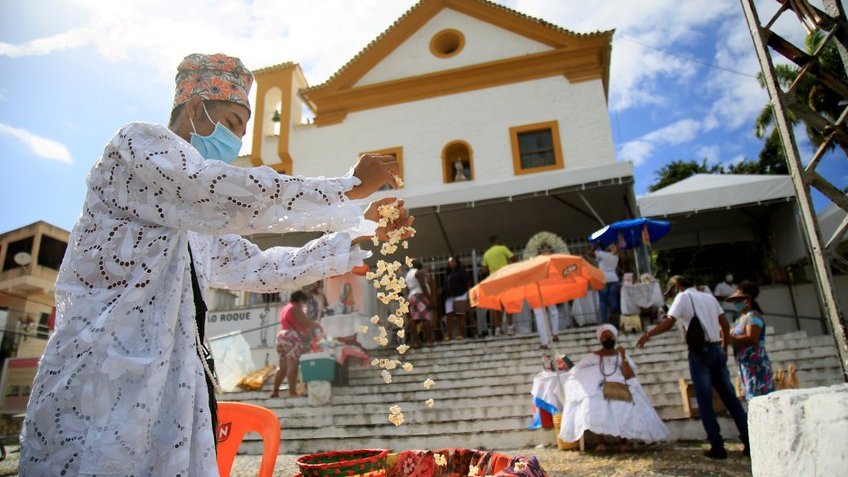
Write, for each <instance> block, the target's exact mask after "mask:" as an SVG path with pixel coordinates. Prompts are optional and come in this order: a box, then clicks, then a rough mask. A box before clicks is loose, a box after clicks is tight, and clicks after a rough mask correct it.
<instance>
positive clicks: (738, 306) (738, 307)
mask: <svg viewBox="0 0 848 477" xmlns="http://www.w3.org/2000/svg"><path fill="white" fill-rule="evenodd" d="M733 306H735V307H736V311H738V312H739V313H742V310H744V309H745V302H744V301H737V302H734V303H733Z"/></svg>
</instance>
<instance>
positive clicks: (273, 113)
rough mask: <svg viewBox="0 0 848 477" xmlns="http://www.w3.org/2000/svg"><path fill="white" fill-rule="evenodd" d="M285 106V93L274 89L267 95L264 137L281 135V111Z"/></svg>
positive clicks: (263, 120) (263, 124)
mask: <svg viewBox="0 0 848 477" xmlns="http://www.w3.org/2000/svg"><path fill="white" fill-rule="evenodd" d="M282 106H283V92H282V90H280V88H277V87H273V88H271V89H269V90H268V92H267V93H265V110H264V114H263V116H264V117H263V118H262V135H263V136H279V135H280V120H281V118H280V111H281V110H282V109H281V108H282Z"/></svg>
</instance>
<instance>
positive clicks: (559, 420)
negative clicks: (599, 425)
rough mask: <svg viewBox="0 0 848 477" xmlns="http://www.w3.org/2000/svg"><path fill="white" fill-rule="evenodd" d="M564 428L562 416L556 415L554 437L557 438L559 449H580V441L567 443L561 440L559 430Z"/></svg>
mask: <svg viewBox="0 0 848 477" xmlns="http://www.w3.org/2000/svg"><path fill="white" fill-rule="evenodd" d="M560 426H562V414H554V435H555V436H556V441H557V447H558V448H559V449H560V450H574V449H578V448H579V447H580V441H576V442H566V441H564V440H562V439H560V438H559V429H560Z"/></svg>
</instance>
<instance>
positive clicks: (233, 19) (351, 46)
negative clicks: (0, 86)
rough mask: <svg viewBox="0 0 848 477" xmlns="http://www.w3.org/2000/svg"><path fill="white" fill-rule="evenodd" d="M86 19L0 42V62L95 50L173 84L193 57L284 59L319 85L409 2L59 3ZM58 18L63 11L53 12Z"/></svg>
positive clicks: (250, 63)
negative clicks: (179, 68) (41, 33)
mask: <svg viewBox="0 0 848 477" xmlns="http://www.w3.org/2000/svg"><path fill="white" fill-rule="evenodd" d="M64 2H65V4H64V6H63V7H62V8H65V9H68V10H70V9H74V10H77V11H82V12H84V13H85V17H86V18H88V19H89V20H88V23H87V24H86V25H81V26H79V27H78V28H75V29H72V30H69V31H67V32H64V33H59V34H57V35H52V36H49V37H45V38H39V39H35V40H32V41H29V42H26V43H22V44H8V43H0V56H31V55H44V54H49V53H51V52H57V51H61V50H66V49H71V48H76V47H80V46H93V47H95V48H96V50H97V51H98V53H99V54H100V55H101V56H102V57H104V58H106V59H108V60H111V61H116V62H119V61H138V62H143V63H146V64H148V65H151V66H153V67H154V68H155V69H156V70H157V71H158V72H159V75H158V78H156V79H157V80H159V81H163V82H164V81H171V80H172V79H173V75H174V72H175V69H176V65H177V64H178V63H179V61H180V60H181V59H182V58H183V57H184V56H185V55H187V54H189V53H193V52H204V53H215V52H225V53H228V54H231V55H235V56H238V57H240V58H241V59H242V60H243V61H244V63H245V65H246V66H247V67H248V68H251V69H256V68H261V67H264V66H270V65H273V64H277V63H282V62H285V61H294V62H297V63H299V64H300V65H301V67H302V68H303V69H304V72H305V73H306V76H307V78H308V79H309V81H310V83H311V84H316V83H320V82H323V81H324V80H325V79H326V78H327V77H329V76H330V75H331V74H332V73H333V72H335V71H336V70H337V69H338V68H339V67H340V66H341V65H343V64H344V63H345V62H347V61H348V60H349V59H350V58H352V57H353V56H354V55H355V54H356V53H357V52H358V51H359V50H360V49H362V48H363V47H365V45H367V44H368V43H369V42H370V41H371V40H373V39H374V38H376V37H377V36H378V35H379V34H380V33H381V32H382V31H383V30H385V29H386V28H387V27H388V26H389V25H391V24H392V23H393V22H394V21H395V20H396V19H397V18H398V17H400V16H401V15H402V14H403V12H404V11H406V10H407V9H408V8H409V7H411V6H412V5H413V4H414V2H413V1H412V0H402V1H385V0H358V1H356V2H349V1H346V0H326V1H322V2H313V1H309V0H296V1H287V2H278V1H276V0H255V1H253V2H243V1H241V0H199V1H197V2H172V1H171V0H125V1H121V2H102V1H99V0H64ZM57 10H58V11H59V12H61V8H57Z"/></svg>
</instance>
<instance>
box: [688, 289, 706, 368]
mask: <svg viewBox="0 0 848 477" xmlns="http://www.w3.org/2000/svg"><path fill="white" fill-rule="evenodd" d="M686 295H687V296H688V297H689V303H691V304H692V320H691V321H690V322H689V327H687V328H686V346H687V347H688V348H689V351H690V352H692V353H697V354H700V353H701V352H703V351H704V345H705V344H706V343H707V338H706V336H705V335H704V326H703V325H701V320H700V319H699V318H698V313H696V312H695V300H693V299H692V295H689V294H688V293H687V294H686Z"/></svg>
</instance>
